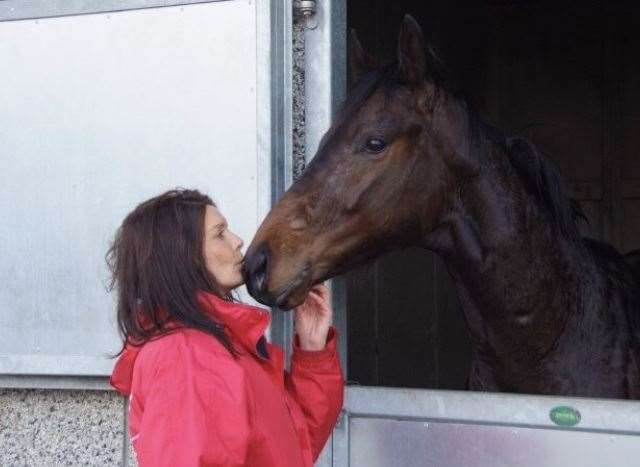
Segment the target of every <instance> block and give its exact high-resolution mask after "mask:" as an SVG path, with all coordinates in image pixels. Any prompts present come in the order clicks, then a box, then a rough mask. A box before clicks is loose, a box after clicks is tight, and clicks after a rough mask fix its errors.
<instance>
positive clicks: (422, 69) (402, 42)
mask: <svg viewBox="0 0 640 467" xmlns="http://www.w3.org/2000/svg"><path fill="white" fill-rule="evenodd" d="M398 64H399V66H400V73H401V74H402V76H404V77H405V78H406V79H407V81H409V83H411V84H421V83H422V82H424V80H425V77H426V71H427V70H426V68H427V59H426V50H425V45H424V36H423V35H422V28H421V27H420V25H419V24H418V22H417V21H416V20H415V19H414V18H413V16H411V15H404V19H403V20H402V25H401V26H400V34H399V36H398Z"/></svg>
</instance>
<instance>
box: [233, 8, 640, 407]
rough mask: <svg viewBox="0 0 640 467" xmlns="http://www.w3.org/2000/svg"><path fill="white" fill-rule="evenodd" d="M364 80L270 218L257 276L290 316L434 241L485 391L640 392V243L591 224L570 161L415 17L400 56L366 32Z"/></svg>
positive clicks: (354, 51)
mask: <svg viewBox="0 0 640 467" xmlns="http://www.w3.org/2000/svg"><path fill="white" fill-rule="evenodd" d="M349 47H350V69H351V74H352V75H353V76H354V78H355V79H356V82H357V84H356V85H355V87H354V88H353V90H352V92H351V93H350V96H349V97H348V99H347V100H346V102H345V103H344V105H343V108H342V110H341V111H340V113H339V114H338V115H337V117H336V118H335V119H334V121H333V123H332V126H331V128H330V129H329V130H328V131H327V132H326V134H325V135H324V137H323V139H322V141H321V143H320V145H319V148H318V151H317V153H316V155H315V157H314V158H313V159H312V161H311V162H310V164H309V165H308V167H307V169H306V171H305V172H304V173H303V175H302V176H301V177H300V178H299V179H298V180H297V181H296V182H295V183H294V184H293V185H292V186H291V188H290V189H289V190H288V191H287V192H286V193H285V194H284V195H283V197H282V198H281V199H280V200H279V202H278V203H277V204H276V205H275V206H274V207H273V209H272V210H271V211H270V212H269V214H268V215H267V216H266V218H265V219H264V221H263V222H262V224H261V225H260V227H259V229H258V231H257V233H256V235H255V237H254V239H253V241H252V243H251V245H250V246H249V248H248V250H247V254H246V256H245V261H244V265H243V274H244V277H245V280H246V284H247V288H248V290H249V293H250V294H251V295H252V296H253V297H254V298H256V299H257V300H258V301H260V302H262V303H264V304H267V305H270V306H277V307H279V308H281V309H283V310H286V309H291V308H293V307H295V306H297V305H298V304H300V303H301V302H302V301H303V300H304V297H305V296H306V294H307V292H308V290H309V288H310V287H311V286H312V285H313V284H316V283H318V282H321V281H323V280H326V279H328V278H331V277H333V276H336V275H338V274H341V273H344V272H346V271H348V270H350V269H351V268H354V267H356V266H358V265H361V264H362V263H364V262H366V261H369V260H371V259H373V258H375V257H377V256H379V255H381V254H383V253H385V252H387V251H390V250H397V249H402V248H407V247H410V246H419V247H422V248H426V249H428V250H431V251H433V252H435V253H436V254H437V255H440V256H441V258H442V259H443V260H444V263H445V264H446V267H447V271H448V273H449V274H450V275H451V277H452V278H453V282H454V284H455V288H456V291H457V294H458V297H459V302H460V305H461V309H462V313H463V315H464V319H465V323H466V328H467V330H468V333H469V336H470V340H471V345H472V361H471V370H470V375H469V379H468V388H469V389H471V390H482V391H495V392H516V393H528V394H551V395H566V396H585V397H611V398H628V399H637V398H640V370H639V365H640V250H639V251H636V252H633V253H631V254H629V255H627V256H624V255H622V254H620V253H619V252H618V251H617V250H616V249H615V248H614V247H612V246H611V245H608V244H606V243H602V242H599V241H596V240H593V239H588V238H583V237H582V236H581V235H580V234H579V230H578V227H579V226H578V223H579V222H580V218H581V217H582V214H581V211H580V209H579V207H578V206H577V205H576V204H575V203H573V202H572V201H571V200H570V199H569V197H568V195H567V189H566V187H565V185H564V182H563V179H562V177H561V176H560V174H559V171H558V170H557V168H556V167H555V166H554V165H553V164H552V163H551V162H550V161H549V160H547V159H546V158H545V157H544V155H543V154H542V153H541V152H540V151H538V149H537V148H536V147H535V146H534V144H533V143H531V142H530V141H528V140H527V139H524V138H521V137H518V136H515V137H509V136H507V135H505V134H504V132H502V131H501V130H499V129H497V128H496V127H494V126H492V125H490V124H489V123H487V122H486V121H485V120H484V119H483V118H482V117H481V116H479V115H478V114H477V113H476V112H475V111H474V110H473V109H472V108H471V106H470V105H469V104H468V103H467V101H466V100H465V99H464V97H463V96H462V95H461V94H460V93H459V92H458V91H457V90H456V89H455V88H454V87H452V86H449V85H448V83H449V81H448V79H447V77H446V73H445V72H443V71H442V70H443V66H442V63H441V61H440V59H439V58H438V57H437V55H436V54H435V52H434V50H433V47H431V46H430V45H427V44H426V43H425V41H424V38H423V33H422V30H421V28H420V26H419V25H418V24H417V22H416V21H415V20H414V19H413V18H412V17H410V16H408V15H407V16H406V17H405V18H404V20H403V22H402V24H401V27H400V32H399V37H398V53H397V60H396V61H394V62H393V63H387V64H385V65H382V66H376V65H374V64H373V60H372V59H371V58H370V56H369V55H367V54H366V53H365V52H364V50H363V48H362V46H361V45H360V43H359V41H358V40H357V37H356V36H355V34H353V33H352V37H351V40H350V44H349Z"/></svg>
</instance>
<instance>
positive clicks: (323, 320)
mask: <svg viewBox="0 0 640 467" xmlns="http://www.w3.org/2000/svg"><path fill="white" fill-rule="evenodd" d="M332 322H333V309H332V308H331V294H330V293H329V289H328V288H327V286H326V285H324V284H319V285H315V286H313V287H312V288H311V290H309V295H307V298H306V299H305V301H304V303H303V304H302V305H300V306H298V307H297V308H296V309H295V329H296V334H298V338H299V339H300V348H302V350H314V351H315V350H322V349H324V347H325V345H326V343H327V334H328V333H329V328H330V327H331V323H332Z"/></svg>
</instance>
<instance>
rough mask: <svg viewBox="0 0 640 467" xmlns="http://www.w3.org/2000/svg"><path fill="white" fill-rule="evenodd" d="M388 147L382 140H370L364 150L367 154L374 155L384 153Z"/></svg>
mask: <svg viewBox="0 0 640 467" xmlns="http://www.w3.org/2000/svg"><path fill="white" fill-rule="evenodd" d="M386 147H387V142H386V141H385V140H383V139H381V138H369V139H368V140H367V142H366V143H365V144H364V148H365V149H366V150H367V152H371V153H373V154H377V153H379V152H382V151H384V149H385V148H386Z"/></svg>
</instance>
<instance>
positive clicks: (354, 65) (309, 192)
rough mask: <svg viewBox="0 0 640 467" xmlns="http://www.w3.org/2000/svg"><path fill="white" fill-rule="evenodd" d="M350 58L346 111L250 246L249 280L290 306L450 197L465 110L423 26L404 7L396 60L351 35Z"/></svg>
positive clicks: (407, 238)
mask: <svg viewBox="0 0 640 467" xmlns="http://www.w3.org/2000/svg"><path fill="white" fill-rule="evenodd" d="M350 61H351V63H350V66H351V71H352V75H353V76H354V77H356V78H357V84H356V86H355V88H354V89H353V90H352V92H351V95H350V98H349V99H348V100H347V102H346V104H345V107H344V109H343V111H342V113H341V114H340V115H339V116H338V117H337V119H336V120H335V122H334V123H333V125H332V127H331V128H330V129H329V131H327V133H326V134H325V136H324V138H323V140H322V141H321V143H320V146H319V149H318V152H317V153H316V156H315V157H314V159H313V161H312V162H311V163H310V164H309V166H308V167H307V170H306V171H305V173H304V175H303V176H302V177H301V178H300V179H299V180H298V181H297V182H296V183H294V184H293V186H292V187H291V188H290V189H289V190H288V191H287V193H285V195H284V196H283V197H282V199H281V200H280V201H279V202H278V203H277V204H276V206H275V207H274V208H273V210H272V211H271V212H270V213H269V215H268V216H267V217H266V219H265V220H264V222H263V223H262V225H261V226H260V228H259V230H258V232H257V234H256V236H255V238H254V240H253V242H252V243H251V245H250V247H249V249H248V251H247V255H246V257H245V265H244V275H245V279H246V283H247V287H248V289H249V292H250V293H251V295H253V296H254V297H255V298H256V299H257V300H259V301H261V302H263V303H265V304H268V305H278V306H279V307H281V308H285V309H287V308H292V307H294V306H296V305H297V304H299V303H300V302H301V301H302V300H303V298H304V297H305V295H306V292H307V290H308V289H309V287H311V286H312V285H313V284H314V283H318V282H320V281H322V280H324V279H326V278H329V277H332V276H334V275H337V274H339V273H342V272H344V271H346V270H348V269H350V268H351V267H353V266H355V265H358V264H360V263H362V262H364V261H366V260H368V259H371V258H373V257H375V256H377V255H378V254H380V253H381V252H383V251H388V250H391V249H398V248H403V247H406V246H409V245H413V244H418V243H420V242H421V241H422V240H423V239H424V238H425V236H426V235H428V234H429V232H431V231H433V230H434V228H435V227H436V226H437V224H438V222H439V218H440V217H441V214H442V211H443V209H444V207H445V205H446V203H447V198H448V193H447V192H448V190H449V188H450V186H451V183H450V182H451V180H452V176H453V172H452V171H453V170H454V165H455V164H456V159H458V157H457V154H458V153H461V152H463V151H460V147H459V146H460V145H461V144H464V143H463V141H466V140H464V138H462V135H461V133H460V131H461V130H460V125H459V121H460V118H461V116H462V114H463V111H462V110H461V109H462V108H461V106H460V105H459V103H457V101H456V100H455V99H453V98H452V97H451V96H450V94H448V93H447V92H446V91H444V90H443V89H442V87H441V86H440V78H439V76H438V75H436V70H435V67H436V65H437V63H436V62H437V59H436V57H435V55H434V54H433V52H432V51H431V50H430V49H429V50H427V49H426V48H425V45H424V41H423V35H422V31H421V29H420V26H418V24H417V23H416V22H415V20H414V19H413V18H411V17H409V16H407V17H405V19H404V21H403V24H402V26H401V29H400V34H399V39H398V58H397V63H393V64H390V65H386V66H383V67H380V68H372V67H371V65H370V64H371V60H370V59H369V58H367V56H366V55H365V53H364V52H363V50H362V47H361V46H360V44H359V42H358V41H357V39H356V38H355V35H352V38H351V42H350ZM465 115H466V114H465ZM463 126H464V125H463ZM458 162H461V163H462V162H463V161H458ZM458 165H461V164H460V163H459V164H458ZM462 165H464V164H463V163H462Z"/></svg>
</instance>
